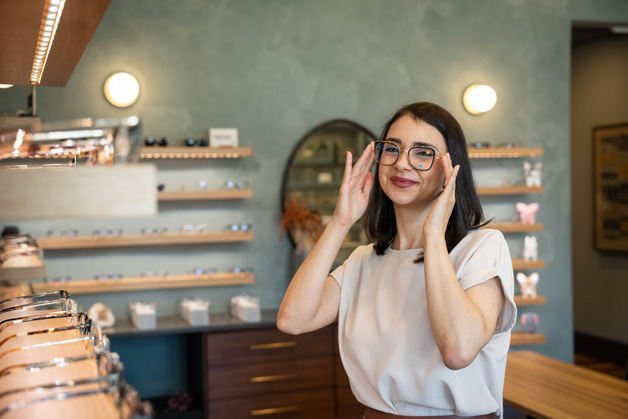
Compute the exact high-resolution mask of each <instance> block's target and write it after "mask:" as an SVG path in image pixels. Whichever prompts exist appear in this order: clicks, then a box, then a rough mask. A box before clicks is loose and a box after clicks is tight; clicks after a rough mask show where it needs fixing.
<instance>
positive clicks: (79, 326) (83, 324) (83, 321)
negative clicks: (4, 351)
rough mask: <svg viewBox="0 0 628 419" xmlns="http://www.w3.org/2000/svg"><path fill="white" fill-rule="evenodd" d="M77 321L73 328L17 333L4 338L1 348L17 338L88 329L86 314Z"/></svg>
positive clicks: (54, 328)
mask: <svg viewBox="0 0 628 419" xmlns="http://www.w3.org/2000/svg"><path fill="white" fill-rule="evenodd" d="M77 319H78V322H79V324H76V325H73V326H63V327H52V328H48V329H42V330H31V331H29V332H20V333H15V334H13V335H11V336H8V337H6V338H4V339H3V340H2V341H0V348H1V347H2V345H4V344H5V343H7V342H8V341H9V340H11V339H16V338H20V337H24V336H34V335H42V334H45V333H54V332H66V331H68V330H75V329H82V328H84V327H87V326H86V324H88V319H89V318H88V317H87V314H86V313H81V315H80V316H78V318H77ZM90 326H91V325H90Z"/></svg>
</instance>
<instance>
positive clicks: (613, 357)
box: [574, 332, 628, 365]
mask: <svg viewBox="0 0 628 419" xmlns="http://www.w3.org/2000/svg"><path fill="white" fill-rule="evenodd" d="M574 352H575V353H578V354H582V355H588V356H591V357H594V358H597V359H599V360H602V361H606V362H612V363H613V364H618V365H626V364H627V362H628V345H627V344H625V343H621V342H616V341H612V340H608V339H604V338H600V337H597V336H592V335H588V334H585V333H580V332H574Z"/></svg>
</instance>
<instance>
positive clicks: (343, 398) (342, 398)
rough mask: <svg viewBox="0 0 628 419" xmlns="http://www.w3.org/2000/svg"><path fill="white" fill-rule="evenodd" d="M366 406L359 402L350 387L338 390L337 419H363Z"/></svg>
mask: <svg viewBox="0 0 628 419" xmlns="http://www.w3.org/2000/svg"><path fill="white" fill-rule="evenodd" d="M363 414H364V406H362V404H361V403H360V402H358V401H357V400H356V398H355V396H354V395H353V392H352V391H351V388H350V387H338V388H336V417H337V418H343V419H344V418H357V419H361V418H362V415H363Z"/></svg>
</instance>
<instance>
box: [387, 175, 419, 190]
mask: <svg viewBox="0 0 628 419" xmlns="http://www.w3.org/2000/svg"><path fill="white" fill-rule="evenodd" d="M390 182H391V183H392V184H393V185H395V186H396V187H398V188H401V189H405V188H409V187H411V186H414V185H416V184H418V182H415V181H414V180H411V179H408V178H404V177H399V176H391V177H390Z"/></svg>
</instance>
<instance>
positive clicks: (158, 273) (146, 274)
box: [140, 270, 168, 278]
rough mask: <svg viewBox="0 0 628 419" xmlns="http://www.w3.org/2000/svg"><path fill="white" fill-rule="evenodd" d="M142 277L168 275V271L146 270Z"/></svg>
mask: <svg viewBox="0 0 628 419" xmlns="http://www.w3.org/2000/svg"><path fill="white" fill-rule="evenodd" d="M140 276H141V277H142V278H158V277H163V276H168V271H163V270H162V271H144V272H142V273H141V274H140Z"/></svg>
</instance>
